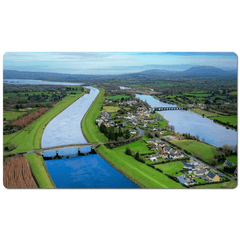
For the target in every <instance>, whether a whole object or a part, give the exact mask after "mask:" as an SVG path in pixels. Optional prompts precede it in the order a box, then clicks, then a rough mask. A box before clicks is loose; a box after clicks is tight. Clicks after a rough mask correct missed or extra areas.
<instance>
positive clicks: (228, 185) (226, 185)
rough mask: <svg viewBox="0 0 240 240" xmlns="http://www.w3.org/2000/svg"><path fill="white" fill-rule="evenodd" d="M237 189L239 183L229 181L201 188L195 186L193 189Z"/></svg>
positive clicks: (201, 186)
mask: <svg viewBox="0 0 240 240" xmlns="http://www.w3.org/2000/svg"><path fill="white" fill-rule="evenodd" d="M235 187H237V183H235V182H233V181H229V182H224V183H215V184H206V185H200V186H195V187H193V188H197V189H200V188H235Z"/></svg>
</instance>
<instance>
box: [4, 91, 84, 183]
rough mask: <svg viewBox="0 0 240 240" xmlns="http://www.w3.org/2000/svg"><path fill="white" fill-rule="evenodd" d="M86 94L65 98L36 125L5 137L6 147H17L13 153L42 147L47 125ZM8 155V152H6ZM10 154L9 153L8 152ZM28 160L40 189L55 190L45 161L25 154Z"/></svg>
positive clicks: (32, 154)
mask: <svg viewBox="0 0 240 240" xmlns="http://www.w3.org/2000/svg"><path fill="white" fill-rule="evenodd" d="M83 95H84V93H81V94H76V95H70V96H68V97H66V98H64V99H63V100H62V101H60V102H58V103H57V104H55V105H54V107H53V108H52V109H51V110H49V111H48V112H46V113H45V114H44V115H43V116H41V117H40V118H38V119H37V120H36V121H35V122H34V123H32V124H31V125H29V126H28V127H26V128H25V129H23V130H21V131H18V132H16V133H13V134H10V135H4V136H3V143H4V146H6V145H8V144H10V143H13V144H15V145H16V149H14V150H13V151H12V152H11V153H15V152H18V151H19V152H21V151H29V150H33V149H36V148H40V147H41V138H42V134H43V131H44V129H45V127H46V125H47V124H48V123H49V122H50V121H51V120H52V119H53V118H54V117H55V116H57V115H58V114H59V113H61V112H62V111H63V110H64V109H65V108H67V107H68V106H69V105H71V104H72V103H73V102H75V101H76V100H77V99H79V98H80V97H81V96H83ZM5 153H6V152H5ZM8 153H9V152H8ZM25 157H26V158H27V160H28V162H29V164H30V167H31V170H32V174H33V176H34V179H35V181H36V183H37V184H38V186H39V187H40V188H55V185H54V183H53V181H52V180H51V177H50V175H49V173H48V171H47V169H46V166H45V163H44V160H43V158H42V157H41V156H39V155H37V154H36V153H27V154H25Z"/></svg>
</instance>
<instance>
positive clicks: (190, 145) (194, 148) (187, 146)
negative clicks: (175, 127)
mask: <svg viewBox="0 0 240 240" xmlns="http://www.w3.org/2000/svg"><path fill="white" fill-rule="evenodd" d="M171 143H173V144H174V145H176V146H177V147H180V148H182V149H184V150H187V151H188V152H190V153H191V155H193V156H195V157H197V158H200V159H202V160H204V161H205V162H207V163H210V161H211V160H212V159H214V154H215V153H216V148H214V147H212V146H210V145H208V144H206V143H203V142H198V141H195V140H173V141H171Z"/></svg>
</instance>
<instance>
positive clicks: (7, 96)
mask: <svg viewBox="0 0 240 240" xmlns="http://www.w3.org/2000/svg"><path fill="white" fill-rule="evenodd" d="M41 93H44V94H45V95H48V96H52V94H51V93H46V92H29V93H25V92H24V93H4V94H3V97H4V98H9V97H12V98H22V99H28V96H33V94H35V95H38V94H41ZM25 94H28V96H25Z"/></svg>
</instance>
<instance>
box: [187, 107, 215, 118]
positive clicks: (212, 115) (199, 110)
mask: <svg viewBox="0 0 240 240" xmlns="http://www.w3.org/2000/svg"><path fill="white" fill-rule="evenodd" d="M190 110H191V111H192V112H195V113H197V114H200V115H203V114H204V116H205V117H215V116H219V114H217V113H212V112H208V111H205V110H202V109H200V108H191V109H190Z"/></svg>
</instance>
